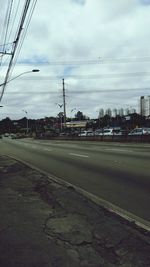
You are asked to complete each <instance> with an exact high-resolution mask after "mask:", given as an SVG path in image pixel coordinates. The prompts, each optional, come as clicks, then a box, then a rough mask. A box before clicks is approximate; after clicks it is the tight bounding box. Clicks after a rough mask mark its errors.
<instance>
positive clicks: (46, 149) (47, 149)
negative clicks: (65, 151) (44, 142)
mask: <svg viewBox="0 0 150 267" xmlns="http://www.w3.org/2000/svg"><path fill="white" fill-rule="evenodd" d="M43 150H45V151H53V149H49V148H43Z"/></svg>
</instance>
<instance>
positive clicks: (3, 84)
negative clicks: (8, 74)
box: [0, 69, 40, 102]
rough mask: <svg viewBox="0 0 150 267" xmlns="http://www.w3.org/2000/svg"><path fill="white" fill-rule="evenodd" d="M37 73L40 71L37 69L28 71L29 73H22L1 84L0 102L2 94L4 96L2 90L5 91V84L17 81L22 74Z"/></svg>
mask: <svg viewBox="0 0 150 267" xmlns="http://www.w3.org/2000/svg"><path fill="white" fill-rule="evenodd" d="M39 71H40V70H39V69H33V70H30V71H25V72H22V73H21V74H19V75H17V76H15V77H13V78H11V79H10V80H8V81H5V82H4V83H1V84H0V87H1V86H3V89H2V93H1V95H0V102H1V100H2V97H3V94H4V90H5V86H6V85H7V83H10V82H11V81H13V80H15V79H17V78H18V77H20V76H22V75H24V74H27V73H31V72H39Z"/></svg>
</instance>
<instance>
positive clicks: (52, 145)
mask: <svg viewBox="0 0 150 267" xmlns="http://www.w3.org/2000/svg"><path fill="white" fill-rule="evenodd" d="M0 154H9V155H11V156H15V157H17V158H19V159H21V160H24V161H26V162H28V163H30V164H33V165H34V166H36V167H38V168H40V169H42V170H44V171H46V172H48V173H49V174H53V175H55V176H57V177H59V178H61V179H63V180H65V181H67V182H70V183H72V184H74V185H76V186H78V187H80V188H82V189H84V190H86V191H88V192H90V193H92V194H94V195H96V196H98V197H100V198H103V199H104V200H107V201H109V202H111V203H112V204H115V205H117V206H118V207H120V208H122V209H124V210H126V211H129V212H131V213H132V214H134V215H136V216H138V217H140V218H142V219H144V220H147V221H150V209H149V204H150V144H120V143H104V142H91V141H89V142H86V141H75V142H71V141H43V140H30V139H28V140H27V139H22V140H11V139H9V138H4V139H3V140H0Z"/></svg>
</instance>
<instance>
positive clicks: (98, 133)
mask: <svg viewBox="0 0 150 267" xmlns="http://www.w3.org/2000/svg"><path fill="white" fill-rule="evenodd" d="M102 134H103V129H97V130H95V132H94V135H95V136H99V135H102Z"/></svg>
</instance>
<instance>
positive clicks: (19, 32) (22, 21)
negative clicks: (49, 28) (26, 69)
mask: <svg viewBox="0 0 150 267" xmlns="http://www.w3.org/2000/svg"><path fill="white" fill-rule="evenodd" d="M12 1H13V0H12ZM36 2H37V0H33V4H32V7H31V11H30V10H29V6H30V3H31V0H26V2H25V4H24V8H23V12H22V16H21V18H20V23H19V26H18V29H17V32H16V36H15V41H14V46H13V51H12V55H11V58H10V62H9V65H8V69H7V72H6V76H5V80H4V83H3V87H2V92H1V95H0V101H1V100H2V97H3V94H4V91H5V87H6V84H7V81H8V80H9V78H10V76H11V73H12V68H14V66H15V63H16V61H17V57H18V55H19V53H18V50H17V49H18V47H19V44H20V39H21V35H22V30H23V26H24V24H25V21H26V20H27V27H26V29H25V34H24V35H23V39H22V40H21V46H20V47H19V52H20V49H21V47H22V43H23V41H24V38H25V35H26V32H27V28H28V26H29V23H30V21H31V17H32V14H33V11H34V8H35V5H36ZM28 11H29V12H28ZM28 13H29V18H27V19H26V17H27V14H28ZM16 54H17V57H16Z"/></svg>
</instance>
